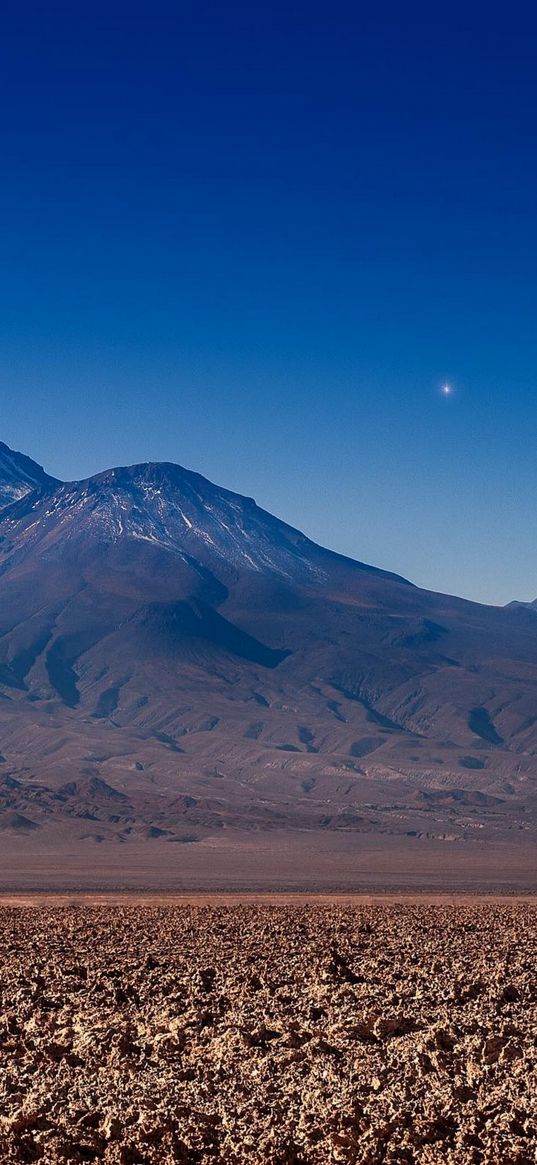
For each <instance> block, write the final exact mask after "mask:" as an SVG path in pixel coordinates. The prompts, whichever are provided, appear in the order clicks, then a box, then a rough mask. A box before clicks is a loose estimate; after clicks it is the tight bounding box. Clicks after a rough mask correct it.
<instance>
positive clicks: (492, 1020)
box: [0, 894, 537, 1165]
mask: <svg viewBox="0 0 537 1165" xmlns="http://www.w3.org/2000/svg"><path fill="white" fill-rule="evenodd" d="M536 922H537V903H536V901H535V899H534V898H531V896H527V897H522V896H518V897H516V896H513V897H511V898H507V897H504V898H499V897H496V898H494V897H491V896H490V897H486V896H483V897H475V896H474V897H469V896H464V895H460V896H458V895H452V896H451V897H447V896H445V895H444V896H442V895H436V896H435V895H421V896H419V895H407V896H404V895H398V894H392V895H390V896H381V895H372V896H366V895H363V896H358V895H345V894H340V895H332V896H329V895H324V896H315V895H296V894H295V895H285V896H280V897H278V896H275V895H272V896H270V895H257V896H255V895H251V896H246V897H245V896H241V895H228V896H226V895H211V894H205V895H204V896H202V895H197V896H196V895H193V896H191V897H190V898H188V897H187V896H184V897H183V898H178V897H173V896H167V897H162V896H160V897H159V896H157V895H151V894H147V895H145V896H144V897H141V896H129V895H128V894H122V895H116V896H115V897H114V896H111V897H110V896H108V897H102V898H100V897H99V896H95V895H93V896H92V895H86V896H80V895H78V896H74V895H73V896H71V897H70V896H69V895H63V896H62V895H57V896H55V895H54V894H51V895H49V896H48V897H47V898H45V897H38V896H35V895H31V894H28V895H26V896H25V897H23V896H21V895H19V896H17V895H14V896H12V897H11V898H8V897H7V896H4V898H3V900H2V901H1V902H0V964H1V972H0V973H1V978H0V985H1V1011H0V1159H1V1160H2V1162H6V1165H7V1163H11V1162H34V1161H36V1162H37V1161H40V1162H43V1163H44V1165H56V1163H60V1162H61V1163H62V1165H67V1163H73V1165H76V1163H79V1162H88V1161H89V1162H92V1161H95V1162H100V1161H102V1162H104V1163H109V1165H112V1163H121V1165H156V1163H157V1162H158V1163H161V1165H164V1163H168V1162H170V1163H171V1162H179V1163H180V1165H208V1163H210V1162H211V1163H212V1162H222V1163H224V1165H248V1163H252V1165H254V1163H255V1165H258V1163H261V1162H266V1163H267V1165H331V1163H334V1165H336V1163H337V1165H380V1163H383V1165H391V1163H393V1165H394V1163H395V1162H398V1163H405V1165H440V1163H442V1165H444V1163H446V1165H481V1163H483V1165H534V1163H535V1160H536V1156H535V1153H536V1144H537V1111H536V1096H537V1042H536V1035H537V983H536V978H535V968H536V962H537V958H536V956H537V949H536V947H537V944H536Z"/></svg>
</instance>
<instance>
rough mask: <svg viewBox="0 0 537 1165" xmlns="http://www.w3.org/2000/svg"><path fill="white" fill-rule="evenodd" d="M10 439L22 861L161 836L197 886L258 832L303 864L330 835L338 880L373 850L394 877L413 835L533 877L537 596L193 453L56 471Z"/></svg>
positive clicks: (0, 622)
mask: <svg viewBox="0 0 537 1165" xmlns="http://www.w3.org/2000/svg"><path fill="white" fill-rule="evenodd" d="M0 449H1V451H2V461H1V465H2V466H3V467H9V466H10V465H11V466H12V481H11V488H12V489H13V490H18V491H19V496H18V498H16V499H15V500H12V502H11V504H9V505H6V506H5V508H4V509H3V511H2V513H1V514H0V749H1V756H0V829H1V830H2V845H3V852H4V853H5V854H9V855H10V856H9V860H10V862H15V863H17V862H19V864H20V863H23V865H22V866H21V867H20V868H21V869H22V868H24V869H27V868H28V862H29V860H30V857H31V855H34V856H35V855H36V854H41V855H42V854H43V853H45V852H48V853H49V854H50V853H51V852H52V848H51V847H56V850H58V851H59V852H64V853H67V852H70V853H71V857H72V860H73V861H74V860H75V857H76V860H78V859H79V857H80V854H85V855H86V860H87V862H88V863H89V866H91V867H92V868H94V863H95V858H94V857H91V856H89V857H88V856H87V855H92V854H94V852H95V845H96V843H100V846H101V852H102V853H104V852H106V854H107V855H109V856H108V858H107V861H111V862H112V865H113V866H114V869H115V870H116V874H115V875H114V877H119V876H120V875H119V874H118V873H117V869H119V868H121V870H122V871H123V872H122V874H121V877H123V876H124V869H125V866H126V865H127V866H128V865H129V862H130V863H131V865H132V864H133V863H134V864H136V863H142V865H143V868H144V870H145V871H146V874H147V870H148V869H149V868H151V869H152V868H153V866H154V863H155V862H156V861H157V858H156V857H155V855H157V854H158V862H157V864H158V863H161V864H162V863H163V864H164V866H165V867H166V869H167V870H168V871H169V870H170V869H173V871H174V877H179V874H178V873H177V871H178V870H179V871H182V872H183V875H184V876H185V877H186V874H185V870H186V869H187V867H188V869H191V870H194V869H197V870H198V874H197V875H196V876H197V878H198V880H199V879H200V878H202V874H203V877H205V876H206V869H207V867H206V863H207V861H208V860H209V859H210V861H211V862H214V861H215V860H216V857H218V861H220V857H219V856H218V855H222V854H223V853H224V852H225V853H226V854H227V857H226V861H229V862H232V859H231V857H230V856H229V855H230V854H231V852H232V851H233V853H234V854H235V853H241V854H243V855H244V854H245V853H249V854H252V853H253V852H254V851H253V850H252V839H254V838H255V855H256V860H257V858H258V857H259V855H260V854H261V853H265V855H267V854H269V855H270V854H272V855H274V854H275V853H276V851H277V850H278V846H279V847H280V849H279V850H278V852H279V853H284V854H286V855H287V857H286V858H285V860H286V861H288V862H290V864H291V866H292V865H293V861H295V857H294V856H293V855H294V854H295V852H296V855H298V854H299V853H300V854H302V857H301V858H300V861H302V860H306V859H304V852H306V851H304V846H305V845H306V841H305V839H308V838H309V839H310V840H309V841H308V842H307V847H309V848H307V854H309V855H310V857H311V853H312V852H314V850H315V847H317V849H318V852H319V853H321V852H322V853H323V854H324V857H323V859H322V862H324V866H323V869H324V868H325V867H326V869H330V870H331V871H332V875H331V876H333V877H334V878H336V881H337V879H338V878H340V877H341V878H343V877H344V881H345V880H346V881H347V882H348V881H349V880H351V881H352V877H354V876H355V869H356V861H357V860H358V859H357V855H365V854H366V853H367V854H368V855H369V856H368V859H367V860H368V861H369V862H370V863H373V865H372V866H371V869H373V866H374V867H375V869H376V868H377V867H378V868H382V869H384V871H385V874H384V876H385V877H386V876H387V875H386V862H387V861H388V859H389V861H390V862H393V861H395V856H396V855H397V854H399V855H402V854H403V855H404V854H407V853H408V854H410V855H411V858H412V862H414V863H416V862H418V865H419V862H420V861H425V860H427V861H429V860H432V861H433V868H436V867H435V863H436V865H437V866H438V868H440V866H441V865H442V863H444V866H445V867H446V868H450V867H452V866H453V863H454V862H455V864H456V865H457V864H458V866H459V867H460V868H462V867H464V868H465V869H468V870H471V869H474V868H475V866H476V863H477V865H479V862H480V861H481V862H483V861H485V858H486V861H488V862H489V864H490V861H491V860H492V859H491V857H490V855H491V854H493V853H495V854H497V855H503V856H501V862H503V866H504V868H507V867H508V866H509V863H510V862H511V863H513V868H515V867H516V869H519V870H520V869H522V868H523V869H524V871H525V873H524V877H526V874H527V868H528V863H530V862H531V858H530V856H529V855H531V853H532V848H531V847H532V846H533V845H534V842H535V832H536V823H537V797H536V775H537V761H536V756H537V621H536V620H535V618H534V612H532V611H530V610H527V609H526V608H525V606H524V605H520V606H514V607H513V606H511V607H508V608H503V609H502V608H495V607H485V606H480V605H479V604H476V603H470V602H467V601H464V600H462V599H458V598H452V597H450V596H445V595H438V594H433V593H430V592H427V591H424V590H420V589H419V588H418V587H416V586H414V585H413V584H412V583H410V582H408V581H407V580H405V579H403V578H401V577H400V576H398V575H396V574H390V573H389V572H386V571H382V570H378V569H375V568H374V567H371V566H367V565H366V564H364V563H360V562H355V561H353V560H351V559H349V558H345V557H344V556H342V555H338V554H335V553H333V552H331V551H329V550H325V549H323V548H322V547H320V546H317V545H316V544H315V543H314V542H312V541H310V540H309V539H308V538H307V537H306V536H305V535H304V534H302V533H300V532H299V531H297V530H295V529H293V528H292V527H290V526H288V525H287V524H286V523H285V522H283V521H281V520H279V519H278V518H276V517H273V516H272V515H271V514H269V513H267V512H266V511H264V510H262V509H261V508H260V507H258V506H257V505H256V503H255V502H254V501H253V499H252V498H247V497H242V496H240V495H238V494H235V493H232V492H230V491H229V490H226V489H222V488H220V487H218V486H216V485H213V484H212V483H211V482H209V481H208V480H207V479H205V478H204V477H202V476H200V475H199V474H196V473H192V472H190V471H189V470H186V469H183V468H181V467H180V466H177V465H172V464H167V463H166V464H161V463H153V464H144V465H135V466H130V467H127V468H118V469H112V470H109V471H107V472H105V473H100V474H98V475H96V476H95V477H92V478H89V479H87V480H83V481H79V482H69V483H60V482H58V481H56V480H55V479H53V478H50V477H49V476H48V475H47V474H45V472H44V471H43V470H40V469H39V467H38V466H36V465H35V463H34V462H31V461H29V459H26V458H24V457H22V455H20V454H14V453H11V451H10V450H9V449H8V448H7V446H1V447H0ZM4 450H5V452H4ZM3 472H4V473H5V475H6V487H5V488H7V486H8V485H9V483H8V481H7V469H6V468H4V469H3ZM23 472H24V473H25V474H26V477H25V478H24V477H23ZM17 473H18V474H19V476H18V478H17V477H16V475H17ZM32 476H33V485H34V488H31V486H32V483H31V481H30V478H31V477H32ZM17 482H18V484H17ZM26 487H27V488H26ZM4 496H5V495H4ZM362 520H363V519H362ZM21 822H22V824H21ZM230 838H232V839H234V840H233V845H232V843H231V841H230V840H229V839H230ZM289 838H292V839H294V840H293V847H294V848H293V849H292V852H291V854H289V844H290V843H289ZM237 839H239V840H238V841H237ZM170 842H175V843H182V844H180V845H179V846H178V845H177V844H176V845H172V846H170V844H169V843H170ZM239 843H240V844H239ZM230 846H231V849H230ZM311 846H313V850H312V849H311ZM73 847H74V849H75V851H76V854H75V856H73V852H72V851H73ZM226 847H227V849H226ZM233 847H235V848H233ZM237 847H238V849H237ZM241 847H242V848H241ZM282 847H283V849H282ZM301 847H302V848H301ZM349 847H350V848H349ZM487 847H488V848H487ZM491 847H492V848H491ZM494 847H496V848H494ZM120 850H121V853H122V854H123V855H125V854H130V855H131V858H130V859H127V858H126V857H125V856H123V858H122V859H121V863H119V858H118V857H117V854H118V853H119V852H120ZM344 853H345V854H346V855H347V857H346V858H345V861H344V860H343V856H342V855H343V854H344ZM148 854H150V855H151V857H148V856H147V855H148ZM379 854H380V857H379ZM25 855H26V856H25ZM110 855H112V857H110ZM114 855H115V856H114ZM140 855H142V856H140ZM215 855H216V856H215ZM349 855H350V856H349ZM424 855H425V857H424ZM430 855H434V860H433V859H430ZM446 855H448V856H446ZM451 855H455V856H454V857H453V856H451ZM506 855H510V856H509V858H507V857H506ZM513 855H514V856H513ZM310 857H308V858H307V860H308V861H309V860H310ZM40 860H41V859H40ZM222 860H223V859H222ZM241 860H242V859H241ZM259 860H261V859H259ZM274 860H275V859H274ZM278 860H279V859H278ZM282 860H283V859H282ZM360 860H361V859H360ZM363 860H364V861H365V858H364V859H363ZM401 860H402V859H401ZM409 860H410V858H409ZM233 861H235V858H233ZM296 861H297V862H298V861H299V859H298V857H296ZM319 861H321V858H319ZM498 861H500V857H498ZM237 862H238V866H237V868H239V866H240V862H239V860H238V859H237ZM342 862H343V864H344V865H345V862H346V863H347V864H346V865H345V870H346V873H345V875H343V872H342V871H343V866H342V864H341V863H342ZM379 862H380V866H379ZM24 863H26V864H24ZM114 863H115V864H114ZM118 863H119V866H118ZM196 863H197V865H196ZM338 863H339V864H338ZM375 863H376V866H375ZM439 863H440V865H439ZM461 863H462V865H461ZM465 863H466V864H465ZM517 863H518V865H517ZM520 863H522V865H521V864H520ZM321 864H322V863H321ZM533 864H534V863H533ZM232 865H233V862H232ZM273 865H274V863H273ZM39 868H41V867H39ZM139 868H140V867H139ZM223 868H224V867H222V866H219V869H220V870H221V871H222V869H223ZM225 868H226V870H227V871H228V873H227V874H226V877H227V876H230V877H231V874H229V869H231V866H230V867H229V868H228V866H226V867H225ZM241 868H242V867H241ZM271 868H273V867H271ZM301 868H302V867H301ZM367 868H368V869H369V866H368V867H367ZM394 868H395V867H394ZM442 868H444V867H442ZM233 869H235V866H233ZM0 871H1V866H0ZM338 871H339V872H338ZM388 872H389V871H388ZM111 876H112V875H110V877H111ZM170 876H171V875H170ZM221 876H223V875H222V873H221ZM271 876H272V875H271ZM408 876H410V875H408ZM461 876H462V875H461ZM520 876H522V875H520ZM192 877H194V875H192ZM233 877H235V874H234V875H233ZM379 877H380V875H379ZM465 877H468V878H469V879H470V881H471V880H472V878H471V876H470V874H469V873H467V874H465ZM491 877H492V875H491ZM517 877H518V875H517ZM202 880H203V879H202ZM515 880H516V878H515Z"/></svg>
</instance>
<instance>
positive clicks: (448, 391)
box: [442, 384, 453, 396]
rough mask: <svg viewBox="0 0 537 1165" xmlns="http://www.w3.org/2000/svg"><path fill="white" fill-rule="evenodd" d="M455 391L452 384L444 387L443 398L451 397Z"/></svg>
mask: <svg viewBox="0 0 537 1165" xmlns="http://www.w3.org/2000/svg"><path fill="white" fill-rule="evenodd" d="M452 392H453V389H452V387H451V385H450V384H443V385H442V396H451V394H452Z"/></svg>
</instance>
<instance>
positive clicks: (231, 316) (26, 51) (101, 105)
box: [0, 0, 537, 602]
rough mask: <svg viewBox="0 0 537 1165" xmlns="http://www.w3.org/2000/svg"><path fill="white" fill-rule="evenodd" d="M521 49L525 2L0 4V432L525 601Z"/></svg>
mask: <svg viewBox="0 0 537 1165" xmlns="http://www.w3.org/2000/svg"><path fill="white" fill-rule="evenodd" d="M536 42H537V13H536V12H535V9H534V7H533V6H532V5H531V4H529V3H528V4H513V5H510V6H508V7H507V6H505V5H501V6H500V5H495V4H492V5H491V4H487V5H485V4H481V3H472V4H468V3H466V4H465V5H462V4H457V3H454V4H450V5H449V6H446V7H445V8H442V9H440V6H438V5H431V4H430V3H428V4H416V3H412V0H409V3H407V4H405V5H402V4H400V3H391V2H388V3H385V4H381V5H363V4H360V3H353V4H342V3H338V2H337V0H335V3H332V4H330V5H327V4H323V5H321V4H315V3H309V4H292V3H291V4H287V5H285V6H284V5H283V4H279V3H271V4H270V5H266V6H263V5H261V6H257V5H252V4H250V3H249V4H247V5H246V4H240V3H239V4H237V3H232V2H231V3H230V4H229V5H222V4H221V3H218V4H211V3H208V4H202V3H199V2H198V3H181V2H179V3H175V4H166V3H162V2H160V0H155V2H154V3H152V4H151V5H148V4H143V5H142V4H136V3H135V2H134V3H130V4H126V3H125V4H123V3H119V2H117V0H110V2H109V3H107V4H106V5H105V4H101V3H95V4H92V5H91V6H90V5H87V6H84V7H83V6H80V5H76V4H75V5H73V4H72V3H70V4H66V3H65V4H52V5H45V4H37V3H35V0H29V3H28V4H27V5H26V6H25V7H24V8H22V7H21V6H20V4H17V5H16V4H14V3H9V2H8V3H7V5H6V8H5V11H4V15H3V37H2V44H1V47H0V87H1V90H2V94H1V101H0V143H1V150H2V176H1V181H0V214H1V224H2V225H1V229H0V263H1V273H2V278H1V280H0V339H1V343H0V393H1V402H2V425H1V432H0V437H1V438H2V439H3V440H5V441H7V443H8V444H10V445H12V446H14V447H17V448H20V449H22V450H24V451H25V452H28V453H30V454H31V455H32V456H34V457H35V458H36V459H37V460H39V461H41V462H43V463H44V464H45V466H46V468H47V469H48V470H49V471H50V472H52V473H56V474H57V475H59V476H61V477H66V478H71V477H78V476H84V475H88V474H90V473H93V472H97V471H98V470H100V469H103V468H105V467H107V466H108V465H112V464H123V463H127V462H129V463H130V462H134V461H144V460H172V461H177V462H179V463H181V464H183V465H186V466H188V467H190V468H193V469H197V470H198V471H200V472H202V473H205V474H206V475H207V476H208V477H210V478H211V479H212V480H215V481H217V482H219V483H221V484H224V485H226V486H228V487H229V488H232V489H236V490H238V491H240V492H242V493H247V494H250V495H253V496H255V497H256V500H257V501H258V502H259V504H260V505H263V506H265V508H267V509H270V510H272V511H273V512H275V513H277V514H278V515H279V516H281V517H283V518H285V519H286V520H287V521H289V522H291V523H293V524H294V525H298V526H299V527H301V528H302V529H304V530H305V532H306V533H308V534H309V535H310V536H311V537H313V538H315V539H316V540H317V541H320V542H322V543H324V544H325V545H328V546H331V547H333V548H335V549H337V550H340V551H343V552H345V553H348V554H351V555H352V556H354V557H357V558H360V559H362V560H365V561H369V562H373V563H375V564H377V565H379V566H383V567H387V568H389V569H393V570H395V571H398V572H400V573H403V574H405V575H406V576H407V577H410V578H412V579H413V580H414V581H416V582H418V583H419V584H420V585H423V586H429V587H431V588H434V589H438V590H444V591H449V592H454V593H459V594H462V595H465V596H468V597H471V598H475V599H478V600H482V601H486V602H507V601H508V600H509V599H511V598H513V597H518V598H534V597H535V596H536V595H537V540H536V538H535V528H534V513H535V507H536V498H537V457H536V448H537V440H536V436H537V392H536V388H537V329H536V326H535V324H536V308H537V262H536V260H537V216H536V211H535V208H536V206H537V81H536V78H535V67H534V64H535V57H536V50H537V43H536ZM445 381H448V382H449V383H451V384H452V385H453V387H454V392H453V394H452V395H451V396H450V397H447V398H443V397H442V396H441V394H440V387H441V385H442V383H444V382H445Z"/></svg>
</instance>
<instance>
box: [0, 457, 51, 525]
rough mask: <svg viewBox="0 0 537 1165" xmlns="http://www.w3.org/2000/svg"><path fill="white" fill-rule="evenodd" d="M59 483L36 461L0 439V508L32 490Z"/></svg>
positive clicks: (49, 487)
mask: <svg viewBox="0 0 537 1165" xmlns="http://www.w3.org/2000/svg"><path fill="white" fill-rule="evenodd" d="M59 484H60V483H59V482H58V480H57V479H56V478H55V477H50V475H49V474H48V473H45V470H44V469H43V466H42V465H38V463H37V461H32V458H31V457H27V456H26V454H25V453H18V452H16V451H15V450H14V449H10V447H9V445H6V444H5V442H4V441H0V510H3V509H5V508H6V506H9V505H11V503H12V502H17V501H19V500H20V499H21V498H24V497H26V496H27V495H28V494H30V493H32V492H33V491H34V490H43V489H47V490H48V489H54V488H55V486H57V485H59Z"/></svg>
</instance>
